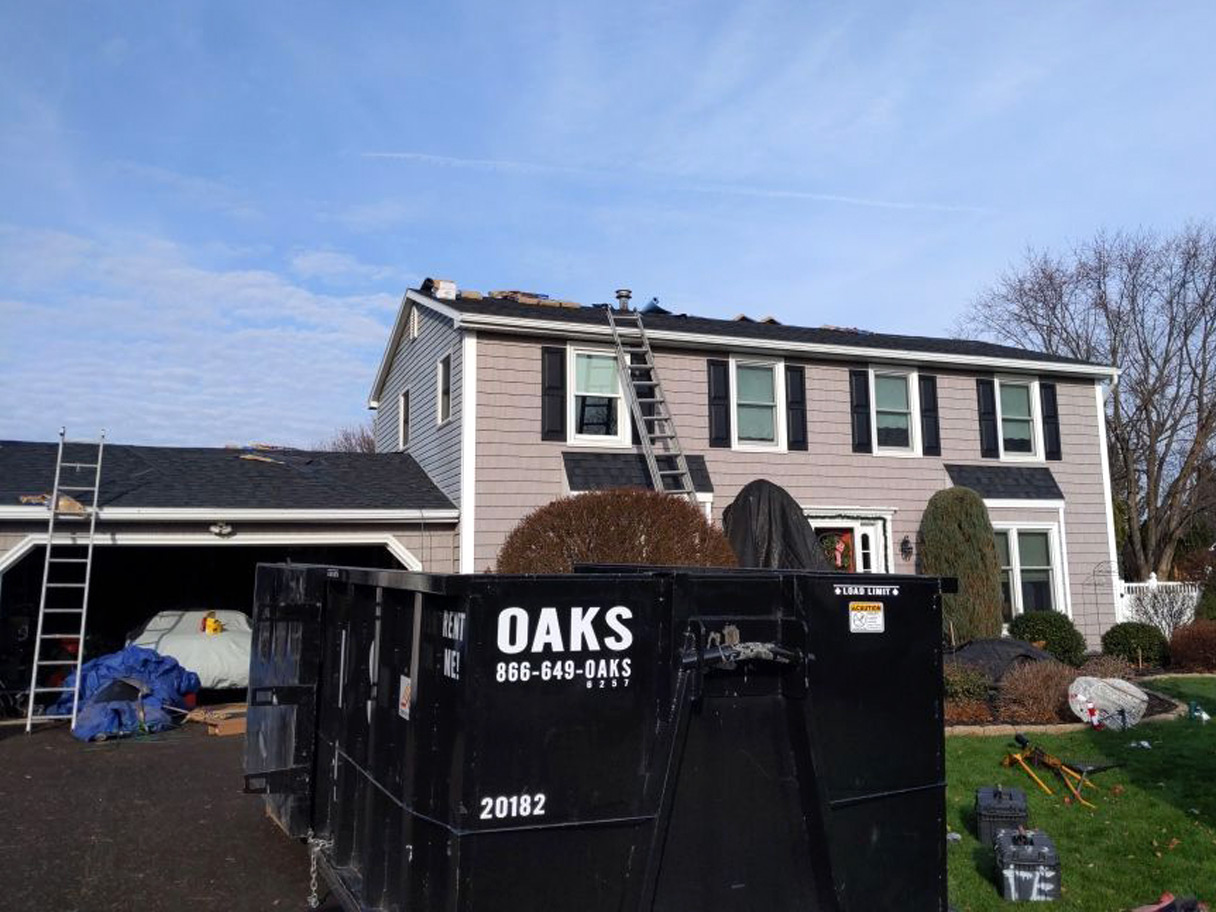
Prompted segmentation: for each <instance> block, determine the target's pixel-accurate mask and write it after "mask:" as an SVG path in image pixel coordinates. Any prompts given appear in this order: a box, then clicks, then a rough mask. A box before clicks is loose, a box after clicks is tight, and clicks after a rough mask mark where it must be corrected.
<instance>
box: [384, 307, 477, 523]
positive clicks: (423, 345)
mask: <svg viewBox="0 0 1216 912" xmlns="http://www.w3.org/2000/svg"><path fill="white" fill-rule="evenodd" d="M419 314H420V316H421V329H420V332H419V333H418V338H417V339H414V340H413V341H410V339H409V334H408V333H406V334H405V335H403V336H402V338H401V344H400V345H399V346H398V348H397V352H396V354H395V356H394V358H393V365H392V368H391V369H390V371H389V376H388V380H387V381H386V382H385V384H384V390H383V391H382V392H381V395H380V405H379V407H378V408H377V409H376V420H375V424H374V428H373V429H374V432H375V436H376V452H378V453H395V452H397V451H398V445H397V444H398V439H399V438H398V419H397V416H398V410H399V409H398V400H399V398H400V396H401V391H402V390H404V389H409V391H410V439H409V445H408V447H407V448H406V450H407V452H408V453H409V454H410V455H411V456H413V457H414V459H416V460H417V462H418V464H419V465H420V466H422V469H423V471H424V472H426V473H427V475H429V476H430V477H431V480H432V481H434V482H435V484H436V486H438V488H439V490H441V491H443V493H444V494H446V495H447V496H448V497H449V498H450V499H451V500H452V502H453V503H455V504H457V505H459V503H460V422H461V408H460V406H461V398H462V397H461V377H462V374H463V371H462V370H461V333H460V331H459V330H457V329H456V328H455V327H454V326H453V325H452V321H451V320H450V319H448V318H447V317H445V316H441V315H440V314H437V313H435V312H434V311H431V310H428V309H427V308H425V307H420V308H419ZM444 355H451V356H452V415H451V418H449V419H448V420H447V421H446V422H445V423H444V424H443V425H442V426H439V425H437V422H436V418H437V415H438V411H437V406H438V398H437V386H436V381H435V378H436V368H435V366H436V364H438V362H439V359H440V358H442V357H443V356H444Z"/></svg>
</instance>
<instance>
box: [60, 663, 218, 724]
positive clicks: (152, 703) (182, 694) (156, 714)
mask: <svg viewBox="0 0 1216 912" xmlns="http://www.w3.org/2000/svg"><path fill="white" fill-rule="evenodd" d="M80 675H81V676H80V681H81V684H80V706H79V709H78V710H77V713H76V727H75V728H74V729H73V730H72V734H73V735H75V736H76V737H77V738H79V739H80V740H82V741H91V740H92V739H94V738H96V737H97V736H98V735H107V736H112V735H125V734H131V733H132V732H135V731H140V730H143V731H162V730H163V729H166V728H169V727H170V726H171V725H172V724H173V720H172V719H171V718H170V716H169V713H168V711H167V710H166V709H165V707H166V706H172V707H177V708H179V709H182V708H184V707H185V700H186V695H187V694H190V693H194V692H195V691H197V690H198V688H199V679H198V675H196V674H195V673H194V672H193V671H187V670H186V669H184V668H182V666H181V665H179V664H178V662H177V659H174V658H171V657H170V656H163V655H161V654H160V653H158V652H156V651H155V650H153V649H144V648H143V647H141V646H128V647H127V648H126V649H123V650H121V651H120V652H115V653H111V654H110V655H104V656H100V657H98V658H96V659H91V660H90V661H88V662H85V663H84V665H83V666H82V667H81V669H80ZM75 677H76V676H75V674H72V675H69V676H68V679H67V680H66V681H65V682H64V685H63V686H64V687H72V686H73V684H74V683H75ZM123 680H126V681H131V682H137V683H138V685H139V689H140V690H141V691H143V695H142V696H141V697H140V698H139V699H138V700H112V699H105V698H104V695H103V698H102V699H100V700H95V699H94V697H95V696H97V695H98V694H99V692H101V691H102V690H103V689H104V688H106V687H107V686H108V685H110V684H112V683H113V682H115V681H123ZM71 711H72V694H71V692H70V691H69V692H66V693H64V694H63V695H62V696H61V697H60V698H59V702H58V703H56V704H55V706H54V707H52V709H51V712H54V713H70V712H71Z"/></svg>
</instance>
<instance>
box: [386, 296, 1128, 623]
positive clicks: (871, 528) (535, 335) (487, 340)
mask: <svg viewBox="0 0 1216 912" xmlns="http://www.w3.org/2000/svg"><path fill="white" fill-rule="evenodd" d="M644 320H645V325H646V328H647V333H648V335H649V337H650V340H651V344H652V346H653V348H654V353H655V364H656V367H657V371H658V373H659V376H660V378H661V381H662V383H663V386H664V389H665V392H666V397H667V400H668V404H669V407H670V409H671V411H672V414H673V416H674V418H675V423H676V426H677V428H678V432H679V436H680V442H681V445H682V446H683V448H684V451H685V452H686V453H687V454H688V455H689V462H690V468H691V469H692V473H693V476H694V481H695V483H696V488H697V491H698V495H699V498H700V499H701V501H702V502H703V503H704V504H705V507H706V509H707V511H709V513H710V515H711V516H712V517H714V518H715V519H717V520H720V519H721V515H722V510H723V509H724V508H725V507H726V506H727V505H728V504H730V503H731V501H732V500H733V499H734V497H735V495H736V493H737V492H738V491H739V489H740V488H741V487H742V486H743V485H745V484H746V483H747V482H749V481H752V480H753V479H756V478H767V479H769V480H771V481H774V482H776V483H777V484H780V485H781V486H782V487H784V488H786V489H787V490H788V491H789V492H790V493H791V494H792V495H793V496H794V498H795V499H796V500H797V501H798V502H799V503H800V504H801V505H802V507H803V509H804V510H805V513H806V517H807V522H808V523H810V524H811V525H812V526H813V527H814V528H815V529H816V531H817V532H818V533H819V534H820V535H821V537H824V538H828V539H829V540H830V541H831V542H833V543H834V545H835V547H834V552H835V554H836V558H837V560H838V562H839V565H840V566H841V567H842V568H843V569H848V570H853V571H856V572H860V573H866V572H896V573H903V572H914V571H915V570H916V567H917V555H916V542H917V532H918V529H919V526H920V520H921V514H922V511H923V509H924V507H925V504H926V502H927V501H928V499H929V497H930V496H931V495H932V494H933V493H934V492H935V491H937V490H940V489H942V488H945V487H948V486H950V485H964V486H966V487H969V488H973V489H975V490H976V491H978V492H979V493H980V494H981V495H982V496H983V498H984V500H985V502H986V504H987V506H988V510H989V513H990V515H991V517H992V522H993V527H994V528H995V530H996V534H997V545H998V551H999V553H1000V556H1001V561H1002V564H1003V569H1002V575H1003V583H1004V591H1005V594H1006V613H1007V615H1008V616H1010V617H1011V616H1013V615H1015V614H1018V613H1020V612H1023V611H1037V610H1055V611H1063V612H1065V613H1067V614H1069V615H1071V616H1072V618H1073V620H1074V621H1075V622H1076V624H1077V626H1078V627H1079V628H1080V629H1081V630H1082V632H1084V633H1085V635H1086V636H1087V638H1088V639H1089V641H1090V643H1091V644H1095V645H1096V643H1097V638H1098V637H1099V636H1100V634H1101V632H1102V631H1103V630H1105V629H1106V628H1107V627H1109V626H1110V625H1111V624H1113V623H1114V612H1115V607H1114V603H1115V595H1114V593H1115V584H1116V578H1117V564H1116V561H1115V539H1114V526H1113V521H1112V514H1111V508H1110V503H1111V497H1110V477H1109V469H1108V463H1107V454H1106V435H1105V428H1104V421H1105V409H1104V390H1105V388H1106V385H1107V384H1109V382H1111V381H1112V379H1113V378H1114V377H1115V376H1116V371H1115V369H1114V368H1111V367H1108V366H1104V365H1097V364H1088V363H1083V362H1079V361H1074V360H1070V359H1066V358H1060V357H1056V356H1052V355H1047V354H1042V353H1038V352H1033V351H1024V350H1021V349H1015V348H1010V347H1007V346H1001V345H995V344H991V343H988V342H978V341H965V340H957V339H935V338H923V337H915V336H899V335H886V334H881V333H872V332H865V331H862V330H856V329H842V328H838V327H818V328H809V327H795V326H785V325H781V324H778V323H776V322H775V321H771V320H764V321H752V320H747V319H742V318H740V319H736V320H721V319H707V318H703V317H696V316H691V315H682V314H680V315H677V314H670V313H666V312H662V311H658V312H653V313H646V314H645V317H644ZM368 404H369V406H370V407H371V408H373V409H375V411H376V415H375V424H374V426H375V436H376V445H377V449H378V450H379V451H380V452H382V453H405V454H408V456H410V457H412V460H413V461H416V462H417V463H418V465H419V466H421V468H422V469H423V470H424V471H425V472H426V473H427V474H428V475H429V476H430V478H431V479H432V481H433V482H434V483H435V485H436V486H437V487H438V488H439V489H440V490H441V491H442V492H443V493H444V494H445V495H446V496H447V497H448V498H449V499H450V500H451V501H452V503H454V504H455V505H456V507H457V508H458V510H459V523H458V531H457V537H458V554H459V557H458V561H457V564H458V567H459V569H460V570H461V571H463V572H476V571H483V570H492V569H493V568H494V562H495V556H496V555H497V553H498V550H499V548H500V546H501V545H502V543H503V541H504V539H505V538H506V536H507V534H508V533H509V532H510V530H511V529H512V527H514V525H515V524H516V523H518V522H519V520H520V519H522V518H523V517H524V516H525V515H527V514H528V513H529V512H530V511H532V510H534V509H536V508H537V507H539V506H541V505H543V504H545V503H547V502H549V501H550V500H552V499H554V498H556V497H561V496H563V495H566V494H570V493H576V492H580V491H585V490H592V489H597V488H603V487H612V486H624V485H648V484H649V479H648V475H647V473H646V471H645V465H644V461H643V458H642V456H641V454H640V451H639V449H638V446H637V444H636V437H635V436H634V434H633V429H632V422H631V417H630V412H629V407H628V403H627V401H626V399H625V396H624V391H623V389H622V386H621V381H620V378H619V376H618V371H617V367H616V360H615V355H614V349H613V344H612V337H611V333H610V328H609V325H608V320H607V314H606V313H605V309H604V307H603V306H600V307H580V306H577V305H571V304H568V303H566V302H555V301H550V300H548V299H546V298H544V297H543V296H538V295H526V294H520V293H499V294H497V295H490V296H482V295H479V294H475V293H468V292H462V291H460V290H458V289H457V288H456V287H455V285H454V284H453V283H451V282H447V281H439V280H427V282H425V283H424V284H423V287H422V288H421V289H418V290H410V291H408V292H407V293H406V294H405V297H404V299H403V301H402V304H401V309H400V312H399V314H398V317H397V321H396V324H395V326H394V329H393V332H392V335H391V336H390V338H389V342H388V345H387V347H386V350H385V354H384V357H383V359H382V362H381V364H380V367H379V370H378V372H377V375H376V378H375V382H374V384H373V387H372V391H371V395H370V398H369V403H368Z"/></svg>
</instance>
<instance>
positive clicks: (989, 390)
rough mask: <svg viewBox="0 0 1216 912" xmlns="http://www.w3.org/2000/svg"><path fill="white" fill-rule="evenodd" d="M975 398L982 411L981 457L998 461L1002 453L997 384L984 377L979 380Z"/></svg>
mask: <svg viewBox="0 0 1216 912" xmlns="http://www.w3.org/2000/svg"><path fill="white" fill-rule="evenodd" d="M975 397H976V400H977V402H978V403H979V410H980V456H982V457H983V458H984V459H997V458H999V457H1000V455H1001V451H1000V446H999V444H998V443H997V434H999V433H1000V429H999V428H998V427H997V426H996V384H995V383H994V382H993V381H992V380H987V379H984V378H982V377H981V378H979V379H977V380H976V381H975Z"/></svg>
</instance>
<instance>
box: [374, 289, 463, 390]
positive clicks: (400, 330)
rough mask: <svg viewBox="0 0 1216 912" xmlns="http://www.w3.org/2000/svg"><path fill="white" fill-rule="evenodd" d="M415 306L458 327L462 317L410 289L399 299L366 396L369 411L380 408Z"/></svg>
mask: <svg viewBox="0 0 1216 912" xmlns="http://www.w3.org/2000/svg"><path fill="white" fill-rule="evenodd" d="M415 304H420V305H421V306H423V307H426V308H429V309H430V310H433V311H435V313H437V314H442V315H443V316H445V317H447V318H448V319H449V320H451V321H452V322H453V323H454V324H455V325H457V326H459V325H460V322H461V316H462V315H461V313H460V311H458V310H453V309H452V308H451V307H448V306H446V305H444V304H440V303H439V302H438V301H436V300H434V299H433V298H429V297H427V296H426V295H424V294H422V293H420V292H417V291H415V290H414V289H412V288H411V289H409V290H408V291H406V293H405V294H404V295H403V296H402V298H401V306H400V307H398V308H397V319H396V320H395V321H394V322H393V331H392V332H391V333H389V336H388V345H386V346H385V348H384V354H383V355H381V356H380V366H379V367H378V368H377V369H376V379H375V382H373V383H372V391H371V392H370V393H369V394H368V396H367V407H368V408H369V409H374V408H379V407H380V394H381V393H383V392H384V384H385V383H387V382H388V375H389V371H391V370H392V369H393V356H394V355H396V354H397V349H398V348H399V347H400V346H401V339H402V337H404V336H405V331H406V328H407V327H408V326H409V321H410V311H411V310H413V305H415Z"/></svg>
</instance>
